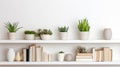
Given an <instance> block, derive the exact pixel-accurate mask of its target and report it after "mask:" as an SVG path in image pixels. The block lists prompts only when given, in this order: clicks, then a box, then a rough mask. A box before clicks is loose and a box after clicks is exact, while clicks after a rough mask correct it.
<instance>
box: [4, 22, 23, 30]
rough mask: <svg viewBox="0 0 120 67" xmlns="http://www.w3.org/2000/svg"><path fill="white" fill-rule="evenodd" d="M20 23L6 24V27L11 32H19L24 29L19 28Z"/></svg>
mask: <svg viewBox="0 0 120 67" xmlns="http://www.w3.org/2000/svg"><path fill="white" fill-rule="evenodd" d="M18 24H19V23H11V22H8V23H5V27H6V28H7V29H8V31H9V32H17V31H18V30H19V29H21V28H22V27H18Z"/></svg>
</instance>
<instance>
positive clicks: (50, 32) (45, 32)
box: [38, 29, 53, 35]
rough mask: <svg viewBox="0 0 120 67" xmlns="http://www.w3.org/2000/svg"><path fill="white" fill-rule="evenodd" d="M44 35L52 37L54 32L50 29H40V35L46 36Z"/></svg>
mask: <svg viewBox="0 0 120 67" xmlns="http://www.w3.org/2000/svg"><path fill="white" fill-rule="evenodd" d="M44 34H49V35H52V34H53V33H52V31H51V30H50V29H43V30H42V29H39V30H38V35H44Z"/></svg>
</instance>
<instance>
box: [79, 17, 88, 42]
mask: <svg viewBox="0 0 120 67" xmlns="http://www.w3.org/2000/svg"><path fill="white" fill-rule="evenodd" d="M78 29H79V31H80V39H81V40H87V39H88V38H89V30H90V26H89V23H88V20H87V19H86V18H85V19H83V20H79V24H78Z"/></svg>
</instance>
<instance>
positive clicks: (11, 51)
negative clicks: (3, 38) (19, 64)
mask: <svg viewBox="0 0 120 67" xmlns="http://www.w3.org/2000/svg"><path fill="white" fill-rule="evenodd" d="M7 59H8V61H9V62H13V61H14V59H15V51H14V49H13V48H9V50H8V53H7Z"/></svg>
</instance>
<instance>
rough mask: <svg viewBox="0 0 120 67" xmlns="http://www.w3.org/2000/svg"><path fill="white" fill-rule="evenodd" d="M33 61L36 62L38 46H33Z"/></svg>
mask: <svg viewBox="0 0 120 67" xmlns="http://www.w3.org/2000/svg"><path fill="white" fill-rule="evenodd" d="M32 61H33V62H35V61H36V46H35V45H32Z"/></svg>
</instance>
